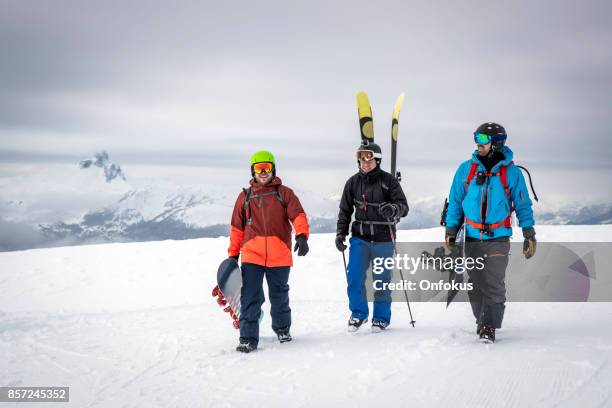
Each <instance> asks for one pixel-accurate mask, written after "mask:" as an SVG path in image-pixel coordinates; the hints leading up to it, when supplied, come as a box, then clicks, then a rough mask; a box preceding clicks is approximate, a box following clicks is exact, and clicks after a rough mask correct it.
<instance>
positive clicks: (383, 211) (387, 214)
mask: <svg viewBox="0 0 612 408" xmlns="http://www.w3.org/2000/svg"><path fill="white" fill-rule="evenodd" d="M378 213H379V214H380V215H382V216H383V217H384V218H386V219H392V218H395V217H397V216H398V214H399V206H398V205H397V204H393V203H384V204H383V205H381V206H380V207H378Z"/></svg>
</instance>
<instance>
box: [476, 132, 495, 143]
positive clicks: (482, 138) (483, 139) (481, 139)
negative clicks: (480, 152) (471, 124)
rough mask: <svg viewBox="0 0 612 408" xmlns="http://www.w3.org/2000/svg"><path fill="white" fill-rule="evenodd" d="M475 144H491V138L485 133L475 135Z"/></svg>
mask: <svg viewBox="0 0 612 408" xmlns="http://www.w3.org/2000/svg"><path fill="white" fill-rule="evenodd" d="M474 143H476V144H481V145H486V144H489V143H491V136H490V135H487V134H485V133H474Z"/></svg>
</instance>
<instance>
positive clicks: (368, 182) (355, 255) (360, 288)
mask: <svg viewBox="0 0 612 408" xmlns="http://www.w3.org/2000/svg"><path fill="white" fill-rule="evenodd" d="M381 159H382V152H381V149H380V146H378V145H377V144H375V143H369V144H367V145H361V146H359V149H358V150H357V163H358V165H359V172H357V174H355V175H353V176H352V177H351V178H349V179H348V180H347V182H346V185H345V186H344V192H343V193H342V200H341V201H340V213H339V214H338V226H337V229H336V248H338V250H339V251H344V250H345V249H346V248H347V247H346V245H345V244H344V240H345V239H346V236H347V235H348V232H349V225H350V223H351V217H352V215H353V211H354V212H355V221H354V222H353V225H352V228H351V235H352V236H351V239H350V241H349V242H350V251H349V264H348V268H347V284H348V285H347V292H348V298H349V309H350V310H351V317H350V319H349V321H348V325H349V331H357V330H358V329H359V327H360V326H361V325H362V324H363V323H365V322H367V320H368V316H369V310H368V301H367V299H366V288H365V279H366V272H367V270H368V268H369V267H370V264H371V263H372V260H373V259H374V258H379V257H380V258H388V257H393V246H394V244H393V241H394V240H395V225H396V224H397V222H398V221H399V219H400V218H401V217H405V216H406V215H408V203H407V202H406V196H405V195H404V192H403V190H402V187H401V186H400V184H399V182H398V181H397V179H396V178H395V177H393V176H392V175H391V174H389V173H387V172H386V171H384V170H382V169H381V168H380V161H381ZM375 280H380V281H382V282H383V283H384V282H390V281H391V270H389V269H386V268H385V270H384V272H382V273H381V274H379V275H377V276H376V278H375ZM390 322H391V292H390V291H389V290H378V291H375V293H374V312H373V316H372V331H381V330H384V329H386V328H387V326H388V325H389V323H390Z"/></svg>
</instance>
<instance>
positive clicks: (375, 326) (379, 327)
mask: <svg viewBox="0 0 612 408" xmlns="http://www.w3.org/2000/svg"><path fill="white" fill-rule="evenodd" d="M388 326H389V323H386V322H383V321H382V320H372V333H380V332H381V331H383V330H386V329H387V327H388Z"/></svg>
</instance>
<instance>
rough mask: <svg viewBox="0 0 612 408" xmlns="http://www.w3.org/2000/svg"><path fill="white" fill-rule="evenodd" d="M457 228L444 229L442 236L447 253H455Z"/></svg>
mask: <svg viewBox="0 0 612 408" xmlns="http://www.w3.org/2000/svg"><path fill="white" fill-rule="evenodd" d="M456 239H457V227H446V234H445V235H444V242H445V243H446V247H447V248H448V250H449V251H451V252H455V251H456V250H457V244H456V243H455V241H456Z"/></svg>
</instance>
